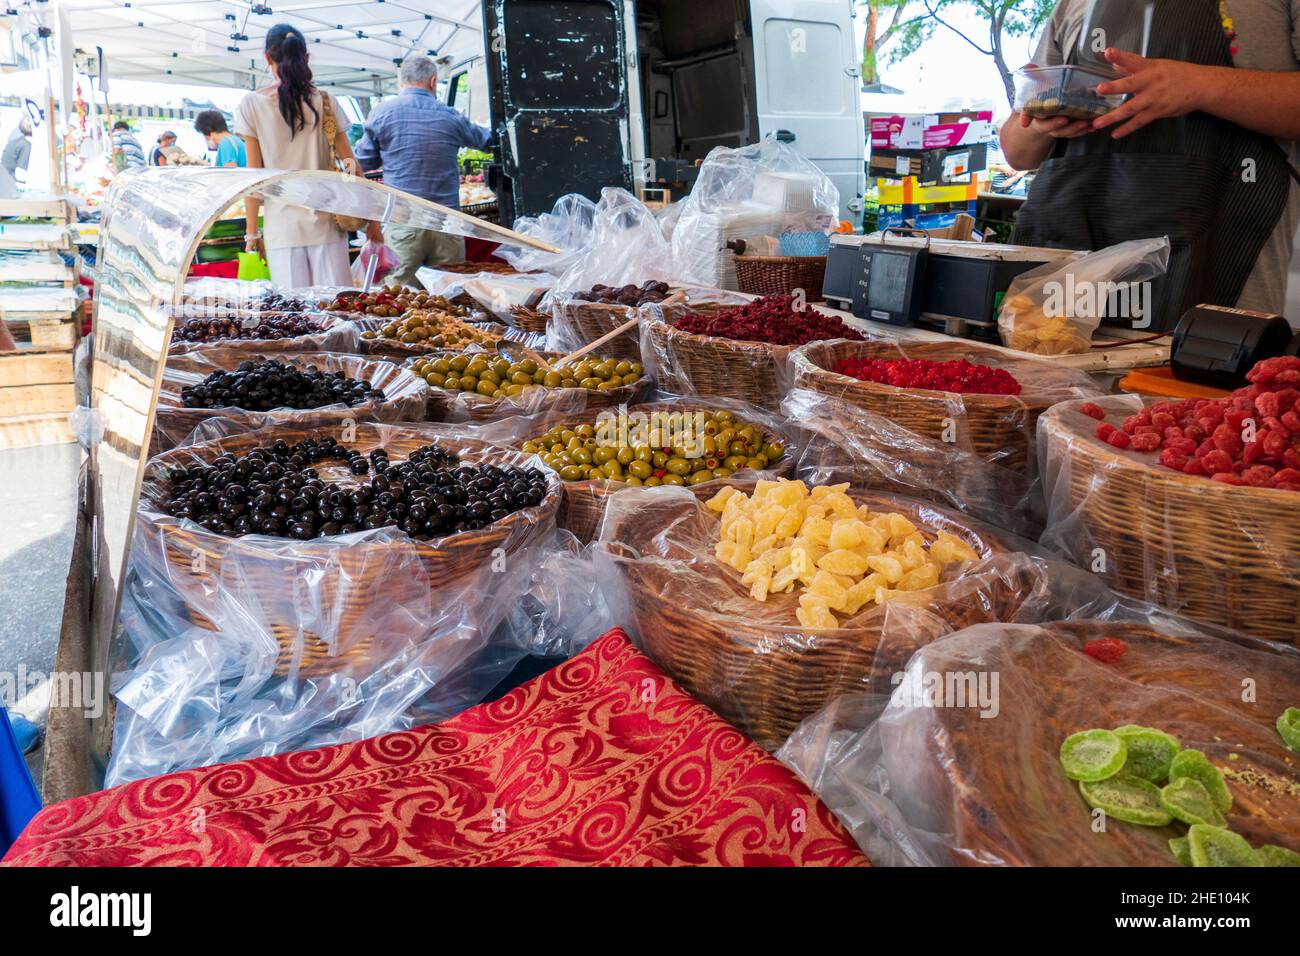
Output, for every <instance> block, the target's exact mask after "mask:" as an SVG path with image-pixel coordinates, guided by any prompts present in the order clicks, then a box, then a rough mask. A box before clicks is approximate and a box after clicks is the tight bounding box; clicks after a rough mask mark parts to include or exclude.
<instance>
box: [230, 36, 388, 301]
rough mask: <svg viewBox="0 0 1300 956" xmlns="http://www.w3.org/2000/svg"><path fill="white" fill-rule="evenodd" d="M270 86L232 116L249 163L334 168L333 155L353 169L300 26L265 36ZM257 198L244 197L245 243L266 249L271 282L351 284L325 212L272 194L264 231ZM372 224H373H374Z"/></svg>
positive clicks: (341, 124) (337, 115) (344, 243)
mask: <svg viewBox="0 0 1300 956" xmlns="http://www.w3.org/2000/svg"><path fill="white" fill-rule="evenodd" d="M266 62H267V64H268V65H269V66H270V68H271V77H272V79H273V82H272V84H271V85H270V86H267V87H265V88H263V89H260V90H256V91H255V92H252V93H249V94H248V95H247V96H245V97H244V98H243V100H242V101H241V102H240V104H239V109H238V110H237V111H236V113H235V128H236V132H238V133H239V134H240V135H242V136H243V138H244V146H245V149H246V151H247V156H248V165H249V166H250V167H261V168H267V169H334V168H336V167H335V165H334V158H333V155H332V153H331V149H330V146H331V145H333V152H334V153H337V154H338V158H339V160H340V161H341V163H342V164H343V168H344V169H345V171H347V172H350V173H354V174H355V173H356V172H357V161H356V159H355V158H354V157H353V155H352V146H351V144H350V143H349V142H348V137H347V132H346V130H347V123H346V122H345V121H344V118H343V117H344V114H343V110H342V109H341V108H340V107H339V104H338V101H337V100H336V99H335V98H334V97H333V96H332V95H331V94H329V93H327V92H325V91H324V90H320V89H317V87H316V84H315V83H313V82H312V74H311V67H309V66H308V65H307V40H306V38H304V37H303V35H302V33H301V32H300V31H299V30H298V28H297V27H292V26H290V25H289V24H287V23H279V24H276V25H275V26H273V27H271V29H270V30H268V31H267V34H266ZM327 113H332V114H333V124H332V125H333V127H334V129H335V130H336V132H335V135H334V141H333V143H332V144H331V143H329V142H327V140H326V136H325V129H326V126H327V125H328V124H327V123H326V117H327ZM261 206H262V202H261V200H260V199H245V200H244V208H245V210H246V213H247V222H248V226H247V229H246V236H245V239H246V245H247V248H248V250H249V251H250V252H252V251H255V250H258V249H261V248H264V249H265V251H266V261H267V264H268V265H269V266H270V268H271V281H272V282H274V283H275V284H276V285H278V286H282V287H285V288H302V287H304V286H313V285H351V284H352V273H351V270H350V268H349V265H348V237H347V235H346V234H345V233H343V232H342V231H340V230H339V228H338V227H337V226H336V225H335V224H334V218H333V217H332V216H331V215H330V214H329V213H324V212H316V211H314V210H310V209H305V208H303V207H302V206H294V205H290V204H287V203H283V202H280V201H277V200H274V199H268V200H267V201H266V216H265V220H266V225H265V234H263V232H262V231H260V230H259V229H258V228H257V218H258V214H259V213H260V212H261ZM371 228H372V229H374V228H376V227H375V226H373V225H372V227H371Z"/></svg>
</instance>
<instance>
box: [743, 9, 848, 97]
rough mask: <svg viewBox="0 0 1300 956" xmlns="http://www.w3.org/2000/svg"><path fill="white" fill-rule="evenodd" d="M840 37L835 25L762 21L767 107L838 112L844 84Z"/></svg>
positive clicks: (841, 40) (838, 29)
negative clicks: (763, 22)
mask: <svg viewBox="0 0 1300 956" xmlns="http://www.w3.org/2000/svg"><path fill="white" fill-rule="evenodd" d="M843 42H844V41H843V37H842V36H841V34H840V28H839V27H838V26H836V25H835V24H833V23H809V22H808V21H806V20H768V21H767V22H766V23H765V24H763V50H764V53H765V54H766V57H767V76H766V82H767V111H768V112H771V113H828V114H835V115H838V114H840V113H843V112H844V89H845V87H846V86H847V84H846V83H845V82H844V63H843V59H844V55H843V53H842V50H843V49H844V48H843V46H842V44H843ZM809 91H815V92H812V93H810V92H809Z"/></svg>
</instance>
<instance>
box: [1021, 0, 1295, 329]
mask: <svg viewBox="0 0 1300 956" xmlns="http://www.w3.org/2000/svg"><path fill="white" fill-rule="evenodd" d="M1062 2H1063V3H1065V2H1070V0H1062ZM1224 21H1225V15H1224V13H1223V9H1222V3H1221V0H1154V14H1153V17H1152V22H1151V31H1150V37H1149V42H1148V47H1147V52H1146V56H1139V55H1137V54H1136V53H1132V52H1129V51H1121V50H1114V49H1108V50H1106V54H1105V55H1106V59H1107V60H1108V61H1109V62H1110V63H1111V64H1112V65H1113V66H1114V67H1116V68H1117V69H1118V70H1119V71H1120V72H1121V73H1123V74H1126V75H1124V76H1123V77H1122V78H1120V79H1118V80H1114V81H1111V82H1106V83H1103V84H1101V85H1100V86H1099V87H1098V92H1100V93H1102V94H1108V93H1125V94H1129V99H1128V100H1127V101H1126V102H1125V103H1124V104H1123V105H1122V106H1120V107H1118V108H1117V109H1115V110H1112V111H1111V112H1110V113H1108V114H1106V115H1105V116H1103V117H1101V118H1100V119H1097V120H1095V121H1092V122H1088V121H1078V120H1069V119H1066V118H1064V117H1061V118H1057V119H1055V120H1036V121H1035V122H1034V125H1035V126H1037V129H1030V128H1029V127H1030V123H1029V121H1028V119H1027V118H1026V117H1021V116H1019V115H1013V116H1012V117H1011V119H1010V120H1008V122H1007V124H1006V125H1005V126H1004V127H1003V131H1002V140H1003V149H1004V151H1005V152H1006V153H1007V154H1008V160H1009V161H1010V162H1011V163H1012V165H1016V166H1018V167H1023V166H1025V165H1034V164H1035V163H1026V162H1025V160H1026V159H1029V160H1040V159H1041V164H1040V165H1039V172H1038V175H1037V177H1036V178H1035V180H1034V184H1033V186H1032V187H1031V189H1030V192H1029V198H1028V199H1027V200H1026V202H1025V204H1024V206H1023V207H1022V209H1021V211H1020V214H1019V216H1018V218H1017V220H1016V228H1015V231H1014V233H1013V235H1012V242H1014V243H1017V244H1021V245H1034V246H1049V247H1055V248H1069V249H1092V250H1096V249H1101V248H1103V247H1106V246H1110V245H1114V244H1116V243H1119V242H1124V241H1126V240H1130V239H1144V238H1151V237H1158V236H1168V237H1169V239H1170V245H1171V248H1170V258H1169V269H1168V271H1167V273H1166V274H1165V276H1164V277H1163V279H1161V280H1158V281H1157V283H1156V286H1155V289H1154V294H1155V305H1156V314H1155V316H1154V319H1155V321H1154V326H1155V328H1157V329H1168V328H1171V327H1172V326H1173V325H1174V324H1175V323H1176V322H1177V321H1178V318H1179V316H1181V315H1182V313H1183V312H1184V311H1186V310H1187V309H1188V308H1190V307H1191V306H1193V305H1196V304H1198V303H1202V302H1204V303H1213V304H1217V305H1236V304H1237V302H1238V299H1239V297H1240V296H1241V294H1242V290H1243V288H1244V287H1245V285H1246V280H1247V278H1248V277H1249V276H1250V275H1251V273H1252V270H1253V269H1254V266H1255V262H1256V259H1257V258H1258V257H1259V255H1260V251H1261V249H1263V248H1264V245H1265V243H1266V242H1267V241H1268V240H1269V237H1270V236H1271V235H1272V234H1273V231H1274V229H1275V228H1276V227H1277V225H1278V223H1279V221H1280V220H1281V217H1282V215H1283V211H1284V210H1285V208H1286V206H1287V199H1288V194H1289V190H1290V182H1291V177H1293V176H1294V175H1296V174H1295V172H1294V170H1293V169H1292V167H1291V165H1290V162H1289V160H1288V158H1287V156H1286V154H1285V153H1284V152H1283V150H1282V148H1281V147H1280V146H1279V144H1278V142H1277V140H1276V139H1275V138H1274V137H1275V136H1281V137H1283V138H1295V137H1296V135H1297V134H1300V118H1297V120H1294V121H1293V120H1289V119H1287V118H1286V116H1285V113H1286V111H1285V110H1280V111H1275V112H1274V114H1273V119H1271V120H1269V121H1266V122H1265V123H1264V124H1262V125H1266V126H1267V125H1272V126H1273V127H1274V128H1271V129H1259V130H1258V131H1256V130H1252V129H1248V128H1246V127H1245V126H1243V125H1239V124H1238V123H1237V122H1233V120H1232V119H1231V118H1229V117H1233V116H1238V117H1242V116H1243V115H1244V114H1246V113H1249V112H1250V108H1252V107H1255V106H1257V104H1256V103H1251V104H1249V105H1246V104H1234V103H1233V102H1231V98H1230V95H1229V94H1228V88H1229V87H1230V86H1232V85H1233V84H1229V83H1225V82H1224V76H1223V74H1220V73H1218V72H1217V69H1216V68H1218V69H1221V68H1228V69H1233V68H1234V62H1233V57H1232V51H1231V49H1230V38H1229V35H1228V34H1227V33H1226V32H1225V22H1224ZM1092 25H1093V26H1094V27H1096V26H1100V27H1101V28H1102V29H1103V30H1105V29H1106V23H1105V20H1104V16H1103V18H1102V20H1101V21H1100V23H1098V22H1094V23H1093V24H1092ZM1118 29H1119V28H1118V26H1117V28H1116V30H1117V32H1118ZM1077 49H1078V45H1077V44H1073V45H1071V49H1070V52H1069V54H1068V56H1067V57H1066V62H1067V63H1073V62H1076V60H1077ZM1207 68H1208V69H1207ZM1247 73H1257V74H1258V76H1259V77H1261V78H1262V79H1264V80H1267V79H1268V78H1274V77H1275V78H1283V77H1285V78H1287V82H1295V81H1296V80H1297V79H1300V74H1296V73H1260V72H1259V71H1237V72H1234V74H1232V77H1231V78H1233V79H1235V78H1237V77H1239V76H1240V77H1242V78H1246V74H1247ZM1298 92H1300V91H1298ZM1255 96H1257V94H1255ZM1278 96H1279V98H1281V97H1282V96H1283V94H1282V93H1281V92H1279V93H1278ZM1275 105H1280V104H1276V103H1275ZM1210 110H1215V111H1216V112H1217V113H1219V114H1220V115H1214V113H1212V112H1210ZM1279 113H1280V114H1282V116H1281V118H1280V119H1279V118H1278V114H1279ZM1293 126H1294V127H1296V128H1294V129H1293V128H1292V127H1293ZM1017 128H1019V130H1018V129H1017ZM1044 133H1047V134H1048V137H1050V138H1047V139H1046V141H1045V142H1044V136H1043V134H1044ZM1035 152H1037V154H1038V155H1034V153H1035ZM1044 152H1045V158H1043V156H1044ZM1281 309H1282V302H1277V303H1276V304H1275V311H1281Z"/></svg>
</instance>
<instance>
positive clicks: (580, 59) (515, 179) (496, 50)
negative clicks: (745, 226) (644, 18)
mask: <svg viewBox="0 0 1300 956" xmlns="http://www.w3.org/2000/svg"><path fill="white" fill-rule="evenodd" d="M846 2H847V0H846ZM630 7H631V3H630V2H628V0H484V2H483V42H484V46H485V48H486V54H487V61H488V87H489V101H490V104H491V114H492V129H493V131H494V132H495V133H496V136H497V147H498V155H499V156H500V158H501V166H500V169H499V170H497V171H495V173H496V175H490V176H489V180H490V184H491V185H492V187H493V188H494V189H495V190H496V193H497V202H498V205H499V207H500V210H501V221H502V222H503V223H505V224H507V225H508V224H510V223H513V222H514V220H515V218H516V217H518V216H535V215H538V214H539V213H543V212H549V211H550V209H551V207H552V206H553V205H554V204H555V200H556V199H558V198H559V197H560V196H563V195H565V194H566V193H583V194H585V195H587V196H589V197H590V198H592V199H598V198H599V190H600V188H601V187H603V186H622V187H623V188H625V189H631V188H632V163H633V158H634V157H633V154H632V148H631V140H630V135H631V132H630V122H629V118H630V116H631V113H632V105H631V96H632V92H635V91H631V92H630V91H629V86H628V84H629V66H631V65H634V64H635V58H634V57H632V58H630V59H629V56H628V52H627V49H628V48H627V31H628V28H629V26H630V24H629V22H628V16H629V13H628V11H629V9H630ZM637 133H638V135H641V132H640V130H638V131H637ZM593 192H594V193H595V195H593Z"/></svg>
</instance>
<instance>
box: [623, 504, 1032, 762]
mask: <svg viewBox="0 0 1300 956" xmlns="http://www.w3.org/2000/svg"><path fill="white" fill-rule="evenodd" d="M728 483H729V484H737V485H738V486H739V487H741V489H742V490H744V491H746V492H748V491H750V490H752V483H745V482H728ZM690 490H691V491H694V492H695V493H696V497H698V498H699V499H701V500H702V499H705V498H707V497H711V496H712V495H713V494H715V493H716V491H717V486H713V487H710V486H708V485H705V486H701V487H700V488H698V489H695V488H693V489H690ZM849 494H850V495H851V496H852V498H853V499H854V500H855V501H856V502H857V503H859V504H865V505H867V506H868V507H870V508H872V509H873V510H880V511H885V510H888V511H897V512H900V513H902V514H906V515H908V516H909V517H910V518H911V519H912V521H913V522H914V523H915V524H916V525H917V527H918V528H920V529H921V531H922V533H923V534H924V535H925V536H926V538H927V539H928V540H932V539H933V537H934V536H935V535H936V534H937V533H938V532H939V531H947V532H949V533H950V534H953V535H955V536H957V537H959V538H961V539H962V540H964V541H966V542H967V543H968V544H969V545H971V547H973V548H974V549H975V550H976V551H977V552H979V553H980V555H981V556H982V557H991V556H993V555H996V554H999V553H1002V552H1003V551H1004V550H1005V547H1006V546H1005V545H1004V544H1003V543H1002V542H1000V541H999V540H997V539H996V538H994V537H992V536H990V535H988V534H987V533H985V532H982V531H977V530H975V529H974V528H972V527H971V526H969V525H966V524H964V523H963V521H962V519H961V518H959V517H956V516H953V515H949V514H947V513H944V512H940V511H938V510H936V509H934V508H933V507H932V506H929V505H926V504H924V503H921V502H916V501H912V500H911V499H906V498H893V497H889V496H885V495H877V494H873V493H870V492H863V491H857V490H850V492H849ZM717 522H718V515H716V514H714V513H713V512H710V511H707V510H706V509H704V508H701V507H700V506H699V505H698V504H697V503H696V500H695V498H689V499H688V498H686V497H685V496H677V497H676V498H675V499H674V501H673V502H672V504H671V505H670V506H665V507H664V508H662V509H655V510H654V511H653V512H652V513H651V514H650V515H649V516H648V517H647V516H646V515H636V514H629V515H628V517H627V520H626V521H624V520H623V519H622V517H621V515H620V516H619V517H615V518H614V519H613V524H614V527H610V526H609V525H608V524H607V526H606V528H605V529H604V531H603V533H602V537H601V540H602V543H603V544H605V545H606V547H608V548H609V549H610V550H611V551H612V552H613V553H615V554H616V555H617V554H621V555H623V559H621V560H620V561H619V562H618V563H619V566H620V568H621V570H622V574H623V576H624V579H625V580H626V582H627V586H628V592H629V598H630V605H631V613H632V618H633V621H634V623H635V625H636V627H637V630H638V633H639V634H640V635H641V640H642V643H643V644H644V647H645V650H646V652H647V653H648V654H649V655H650V657H651V658H652V659H654V661H655V662H656V663H657V664H659V665H660V666H661V667H663V668H664V670H666V671H667V672H668V674H669V675H670V676H671V677H672V678H673V679H674V680H676V681H678V682H679V683H680V684H681V685H682V686H683V687H685V688H686V689H687V690H688V691H690V693H691V694H693V695H694V696H695V697H697V698H699V699H700V700H701V701H702V702H704V703H705V704H707V705H708V706H709V707H711V708H713V709H714V710H716V711H717V712H718V713H719V714H721V715H722V716H723V717H725V718H726V719H727V720H729V721H730V722H731V723H733V724H735V725H736V726H737V727H739V728H740V729H741V730H742V731H743V732H744V733H745V734H746V735H747V736H748V737H750V738H752V739H753V740H754V741H756V742H757V743H758V744H759V745H760V746H762V747H764V748H766V749H768V750H775V749H776V748H777V747H779V746H780V745H781V744H782V743H783V742H784V741H785V740H786V738H788V737H789V736H790V734H791V733H792V732H793V731H794V729H795V728H796V727H797V726H798V725H799V723H800V722H801V721H802V720H804V719H805V718H807V717H808V716H810V715H811V714H813V713H815V712H816V711H817V710H819V709H820V708H821V707H823V706H824V705H826V704H827V703H829V702H830V701H832V700H834V699H835V698H836V697H838V696H839V695H841V694H844V693H849V692H854V691H863V690H868V689H875V690H882V691H883V692H884V693H888V692H889V690H890V689H891V685H890V675H892V674H894V673H897V672H898V671H901V670H902V669H903V667H904V666H905V665H906V663H907V660H908V659H909V658H910V657H911V655H912V653H913V652H914V651H915V650H916V648H917V647H918V646H920V645H921V644H925V643H928V642H929V641H931V640H934V639H936V638H938V637H940V636H942V635H943V634H945V633H948V632H950V631H953V630H957V629H959V628H962V627H967V626H970V625H972V624H976V623H982V622H987V621H997V620H1008V619H1010V618H1009V617H1007V615H1010V614H1012V613H1014V611H1015V609H1016V608H1017V607H1018V606H1019V604H1020V603H1021V602H1022V601H1023V599H1024V597H1025V596H1027V595H1028V594H1029V593H1030V591H1031V590H1032V589H1033V588H1034V586H1035V583H1036V572H1035V571H1034V569H1033V566H1032V565H1031V564H1030V563H1029V562H1025V563H1023V564H1015V565H1014V568H1015V569H1016V570H1015V571H1014V572H1013V573H1008V572H1007V571H1005V570H1004V571H1003V572H1002V573H999V574H988V575H978V576H973V577H972V578H971V579H970V580H969V582H968V585H969V586H962V582H961V581H960V580H959V581H958V582H956V583H955V584H949V585H945V584H941V585H939V586H938V587H937V588H931V589H927V590H925V591H915V592H909V593H908V594H907V595H906V596H904V597H900V598H897V599H895V601H893V602H891V603H890V605H887V607H892V606H893V605H894V604H898V603H902V604H907V605H911V606H912V607H913V608H915V609H916V612H917V613H915V614H914V615H909V616H908V617H907V619H906V623H903V622H902V621H899V622H897V623H895V622H894V619H893V617H892V615H893V613H894V612H892V611H891V612H890V614H891V629H892V632H891V634H890V637H889V639H888V641H886V640H885V639H884V637H883V629H884V626H885V623H886V611H885V609H884V608H880V607H874V606H873V607H872V608H870V609H864V610H863V611H862V612H860V613H859V614H858V615H857V616H856V617H855V618H853V619H852V620H849V621H845V622H843V623H844V625H845V626H843V627H840V628H838V629H836V630H833V631H827V630H823V631H808V630H805V629H803V628H802V627H801V626H800V625H799V624H798V623H797V620H796V618H795V610H796V608H797V607H798V595H797V594H781V595H773V596H772V597H771V598H770V599H769V600H768V602H767V603H766V604H760V603H758V602H756V601H753V600H752V599H750V598H749V588H748V587H746V586H744V585H742V584H741V583H740V575H739V574H738V573H737V572H736V571H734V570H732V569H731V568H729V567H727V566H725V565H723V564H721V563H720V562H718V561H717V560H716V559H715V558H714V557H713V545H714V544H715V543H716V541H717ZM669 527H671V531H670V532H669V533H668V534H669V538H670V539H671V540H669V541H667V542H665V541H664V540H663V539H662V537H661V535H662V534H663V533H664V531H665V529H666V528H669ZM656 539H658V540H656ZM647 557H648V558H649V559H647ZM683 560H684V561H689V562H691V569H692V571H693V572H694V573H695V574H697V575H707V576H709V577H710V578H712V579H713V580H715V581H716V586H717V588H718V591H717V592H712V593H709V594H705V593H694V594H690V593H687V594H683V593H682V590H683V588H684V587H686V588H689V584H684V583H683V582H682V580H681V575H680V573H678V572H676V571H675V570H674V568H675V567H677V566H678V563H679V561H683ZM935 595H939V597H938V598H936V597H935ZM723 601H725V602H728V604H730V602H732V601H734V602H735V604H734V605H733V606H731V607H728V608H726V609H725V610H719V608H720V607H723V604H722V603H721V602H723ZM749 607H752V609H753V611H752V613H740V611H739V609H740V608H745V609H746V611H748V608H749Z"/></svg>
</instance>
